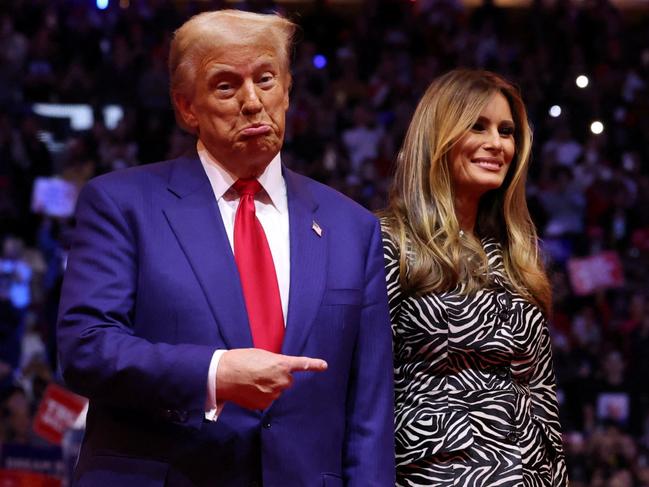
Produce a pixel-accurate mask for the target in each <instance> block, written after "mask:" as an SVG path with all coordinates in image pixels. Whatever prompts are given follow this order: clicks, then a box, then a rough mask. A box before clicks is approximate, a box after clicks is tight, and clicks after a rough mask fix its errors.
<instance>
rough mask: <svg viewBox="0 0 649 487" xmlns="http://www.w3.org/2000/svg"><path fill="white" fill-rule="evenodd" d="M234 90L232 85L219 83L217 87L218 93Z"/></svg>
mask: <svg viewBox="0 0 649 487" xmlns="http://www.w3.org/2000/svg"><path fill="white" fill-rule="evenodd" d="M231 88H232V85H230V83H219V84H217V85H216V89H217V90H218V91H228V90H230V89H231Z"/></svg>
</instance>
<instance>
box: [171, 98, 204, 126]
mask: <svg viewBox="0 0 649 487" xmlns="http://www.w3.org/2000/svg"><path fill="white" fill-rule="evenodd" d="M171 97H172V99H173V102H174V105H175V106H176V113H177V114H178V115H179V116H180V119H181V120H180V121H181V122H182V123H183V124H184V125H186V126H187V127H188V128H191V129H193V130H195V129H196V128H197V127H198V120H197V119H196V115H195V114H194V107H193V106H192V102H191V100H190V99H189V98H188V97H187V96H185V95H184V94H182V93H180V92H178V91H174V92H173V93H172V94H171Z"/></svg>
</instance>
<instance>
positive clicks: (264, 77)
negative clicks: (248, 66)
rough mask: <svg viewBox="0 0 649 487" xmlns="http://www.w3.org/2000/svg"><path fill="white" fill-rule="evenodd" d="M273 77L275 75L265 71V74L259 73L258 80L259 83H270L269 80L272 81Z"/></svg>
mask: <svg viewBox="0 0 649 487" xmlns="http://www.w3.org/2000/svg"><path fill="white" fill-rule="evenodd" d="M273 79H275V77H274V76H273V75H272V74H270V73H267V74H263V75H261V76H260V77H259V82H260V83H270V82H271V81H273Z"/></svg>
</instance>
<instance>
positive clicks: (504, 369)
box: [496, 367, 509, 379]
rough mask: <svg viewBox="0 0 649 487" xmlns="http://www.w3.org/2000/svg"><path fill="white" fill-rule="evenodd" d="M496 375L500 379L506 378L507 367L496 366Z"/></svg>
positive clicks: (507, 375)
mask: <svg viewBox="0 0 649 487" xmlns="http://www.w3.org/2000/svg"><path fill="white" fill-rule="evenodd" d="M496 375H497V376H498V377H500V378H501V379H506V378H507V377H509V369H508V368H507V367H498V368H496Z"/></svg>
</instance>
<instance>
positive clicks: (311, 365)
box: [284, 355, 327, 372]
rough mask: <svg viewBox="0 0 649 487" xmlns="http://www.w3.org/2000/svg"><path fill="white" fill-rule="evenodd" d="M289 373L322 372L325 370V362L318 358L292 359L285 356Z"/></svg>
mask: <svg viewBox="0 0 649 487" xmlns="http://www.w3.org/2000/svg"><path fill="white" fill-rule="evenodd" d="M284 358H285V359H286V360H288V368H289V370H290V371H291V372H322V371H324V370H327V362H325V361H324V360H322V359H319V358H311V357H292V356H289V355H285V356H284Z"/></svg>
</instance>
